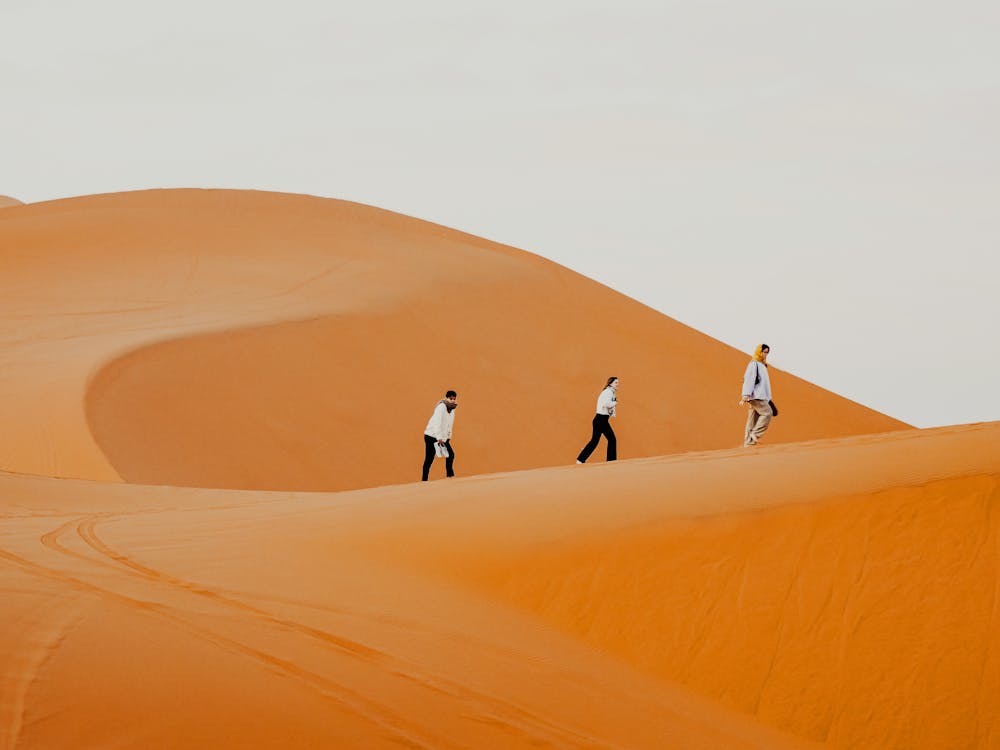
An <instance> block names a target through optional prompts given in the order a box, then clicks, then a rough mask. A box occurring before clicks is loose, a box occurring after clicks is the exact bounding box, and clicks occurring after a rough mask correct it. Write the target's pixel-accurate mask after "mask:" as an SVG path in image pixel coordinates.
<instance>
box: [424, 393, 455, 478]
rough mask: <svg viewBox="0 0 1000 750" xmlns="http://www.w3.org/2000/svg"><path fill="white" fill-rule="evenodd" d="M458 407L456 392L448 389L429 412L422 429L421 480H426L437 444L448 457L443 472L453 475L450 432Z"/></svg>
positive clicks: (453, 454) (453, 460)
mask: <svg viewBox="0 0 1000 750" xmlns="http://www.w3.org/2000/svg"><path fill="white" fill-rule="evenodd" d="M457 408H458V394H457V393H455V391H448V392H447V393H445V394H444V398H443V399H441V400H440V401H438V402H437V406H435V407H434V413H433V414H431V418H430V421H429V422H428V423H427V428H426V429H425V430H424V474H423V481H424V482H426V481H427V475H428V474H429V473H430V470H431V464H432V463H434V457H435V455H437V450H438V448H437V446H441V448H442V449H443V450H446V451H447V454H448V457H447V458H446V459H445V461H444V470H445V474H447V475H448V476H449V477H453V476H455V451H454V450H453V449H452V447H451V433H452V430H453V429H454V426H455V409H457Z"/></svg>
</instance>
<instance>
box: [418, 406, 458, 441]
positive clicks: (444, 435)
mask: <svg viewBox="0 0 1000 750" xmlns="http://www.w3.org/2000/svg"><path fill="white" fill-rule="evenodd" d="M455 408H458V407H455ZM454 426H455V409H452V410H451V411H450V412H449V411H448V407H447V406H445V405H444V402H443V401H438V405H437V406H435V407H434V413H433V414H431V419H430V421H429V422H428V423H427V428H426V429H425V430H424V434H425V435H430V436H431V437H432V438H434V439H435V440H450V439H451V431H452V429H453V428H454Z"/></svg>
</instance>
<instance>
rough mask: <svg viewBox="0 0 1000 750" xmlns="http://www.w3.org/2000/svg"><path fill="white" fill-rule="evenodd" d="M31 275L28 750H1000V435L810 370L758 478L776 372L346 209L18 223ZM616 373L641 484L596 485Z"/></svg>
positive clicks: (391, 218) (201, 200) (5, 574)
mask: <svg viewBox="0 0 1000 750" xmlns="http://www.w3.org/2000/svg"><path fill="white" fill-rule="evenodd" d="M0 261H2V263H3V265H4V273H3V274H0V313H2V314H0V331H2V333H0V336H2V338H0V342H2V343H0V373H2V376H0V420H2V424H4V430H2V431H0V467H2V468H3V469H5V470H6V471H0V591H2V599H0V601H2V606H0V750H7V749H12V748H15V747H16V748H39V749H44V750H49V749H51V748H108V747H122V748H177V747H185V748H189V747H190V748H223V747H233V748H245V747H275V748H279V747H280V748H286V747H337V748H381V747H387V748H388V747H394V748H398V747H410V748H475V749H477V750H478V749H480V748H521V747H524V748H527V747H532V748H537V747H553V748H622V749H631V748H706V749H717V748H761V749H764V748H767V749H771V748H774V749H778V750H780V749H781V748H807V747H832V748H879V749H881V748H913V747H930V748H964V747H977V748H978V747H987V748H989V747H993V748H1000V714H998V712H997V706H1000V635H998V634H1000V629H998V627H997V624H998V615H997V612H998V605H997V602H1000V521H998V518H1000V514H998V512H997V508H998V504H1000V451H998V450H997V446H998V445H1000V423H994V424H984V425H970V426H963V427H952V428H942V429H937V430H913V429H909V428H908V427H907V426H906V425H903V424H901V423H899V422H897V421H895V420H892V419H891V418H889V417H886V416H884V415H881V414H878V413H877V412H874V411H872V410H869V409H866V408H864V407H862V406H860V405H858V404H854V403H852V402H850V401H847V400H845V399H843V398H840V397H838V396H836V395H835V394H832V393H829V392H827V391H824V390H823V389H821V388H818V387H816V386H814V385H811V384H809V383H806V382H804V381H801V380H799V379H797V378H795V377H793V376H792V375H790V374H788V373H785V372H781V371H780V370H778V371H776V372H775V375H774V380H775V386H776V395H777V398H778V400H779V401H780V403H781V405H782V406H783V414H782V416H781V417H780V418H779V419H778V420H777V422H776V423H775V426H774V428H773V429H772V431H770V432H769V433H768V435H767V438H768V443H767V445H766V446H764V447H762V448H758V449H754V450H745V449H742V448H736V447H734V446H735V445H738V444H739V438H740V433H741V419H742V415H741V413H740V412H739V410H737V409H736V407H735V406H734V403H733V402H734V401H735V400H736V397H735V395H734V394H736V389H737V388H738V384H739V378H740V374H741V372H742V368H743V365H744V362H745V359H746V357H745V355H744V354H741V353H739V352H736V351H734V350H732V349H730V348H728V347H726V346H724V345H722V344H720V343H719V342H716V341H714V340H712V339H710V338H708V337H706V336H704V335H702V334H700V333H698V332H697V331H694V330H692V329H690V328H687V327H685V326H683V325H681V324H679V323H677V322H676V321H673V320H671V319H669V318H667V317H665V316H663V315H660V314H659V313H657V312H655V311H653V310H650V309H649V308H646V307H644V306H642V305H640V304H638V303H636V302H635V301H633V300H630V299H628V298H626V297H623V296H622V295H619V294H617V293H615V292H613V291H612V290H609V289H607V288H605V287H603V286H601V285H600V284H597V283H596V282H593V281H590V280H588V279H585V278H583V277H581V276H579V275H577V274H574V273H572V272H570V271H568V270H567V269H565V268H562V267H560V266H557V265H555V264H552V263H549V262H547V261H545V260H543V259H541V258H538V257H537V256H533V255H530V254H528V253H524V252H522V251H519V250H515V249H513V248H509V247H505V246H502V245H498V244H495V243H491V242H487V241H485V240H481V239H478V238H475V237H471V236H469V235H465V234H462V233H460V232H456V231H454V230H450V229H445V228H443V227H440V226H436V225H433V224H428V223H426V222H421V221H418V220H416V219H411V218H408V217H404V216H399V215H397V214H392V213H390V212H386V211H381V210H378V209H374V208H370V207H366V206H359V205H356V204H350V203H345V202H340V201H329V200H321V199H314V198H308V197H303V196H290V195H274V194H261V193H235V192H229V191H149V192H143V193H130V194H120V195H108V196H92V197H88V198H80V199H72V200H65V201H55V202H51V203H46V204H32V205H13V206H9V207H8V208H6V209H5V210H4V211H3V212H0ZM595 341H596V342H600V345H599V346H595V344H594V342H595ZM772 343H774V342H772ZM778 351H780V350H777V349H776V354H777V353H778ZM612 372H614V373H615V374H618V375H620V376H621V377H622V394H621V400H622V406H621V416H620V418H619V419H618V423H617V425H616V429H617V430H618V432H619V435H620V438H621V444H622V449H623V454H624V456H625V457H626V458H630V459H631V460H624V461H619V462H617V463H615V464H604V463H597V464H593V465H588V466H574V465H567V464H571V462H572V459H573V456H574V455H575V453H576V451H577V450H578V449H579V447H580V443H582V442H583V440H584V439H585V437H586V434H587V431H588V423H589V419H590V415H591V407H592V403H593V401H594V398H595V396H596V390H597V388H598V387H599V386H600V385H601V383H602V382H603V378H604V377H605V376H606V375H608V374H611V373H612ZM447 386H451V387H454V388H456V389H457V390H459V391H460V393H461V406H460V412H459V421H458V423H457V429H456V446H457V447H458V449H459V457H460V458H459V468H460V471H461V472H462V474H464V475H465V476H464V478H459V479H456V480H453V481H447V482H442V481H438V482H431V483H428V484H423V483H415V482H413V481H412V480H413V479H415V478H416V476H415V475H416V471H417V467H418V465H419V462H420V458H421V456H420V449H421V446H420V431H421V430H422V428H423V425H424V423H425V421H426V418H427V416H428V414H429V410H430V407H431V406H432V405H433V402H434V400H435V399H436V398H437V397H438V396H439V395H440V391H441V390H442V389H443V388H444V387H447ZM674 390H676V391H678V392H680V393H683V394H684V397H683V398H682V399H680V400H679V401H678V400H677V399H673V398H670V397H669V396H670V393H671V392H673V391H674ZM526 424H527V425H529V426H530V429H526V428H525V425H526ZM436 468H437V470H438V471H440V467H436ZM72 477H75V478H72ZM122 480H124V481H122ZM266 490H273V491H266ZM302 490H313V491H312V492H303V491H302Z"/></svg>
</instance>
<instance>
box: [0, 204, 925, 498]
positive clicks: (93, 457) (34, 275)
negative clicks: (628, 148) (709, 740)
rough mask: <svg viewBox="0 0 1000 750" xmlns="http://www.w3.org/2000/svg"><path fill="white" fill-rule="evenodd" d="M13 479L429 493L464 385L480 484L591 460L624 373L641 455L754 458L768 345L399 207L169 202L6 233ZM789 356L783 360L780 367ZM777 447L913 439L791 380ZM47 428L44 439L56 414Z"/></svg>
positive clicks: (462, 423)
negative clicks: (435, 442) (749, 445)
mask: <svg viewBox="0 0 1000 750" xmlns="http://www.w3.org/2000/svg"><path fill="white" fill-rule="evenodd" d="M0 252H2V254H3V257H4V258H5V259H6V265H7V267H8V272H7V273H5V274H4V275H3V280H2V281H0V285H2V289H0V292H3V297H2V299H4V305H5V306H6V307H7V309H9V310H11V311H12V312H15V313H16V315H15V316H14V317H10V318H4V319H3V320H4V321H7V322H4V323H0V325H4V326H7V327H8V332H7V335H8V337H9V339H10V340H11V341H12V344H11V346H10V347H8V348H7V349H5V350H4V352H3V353H2V354H0V356H2V358H3V359H2V361H0V367H2V368H3V370H4V372H5V373H7V375H8V384H7V386H6V388H7V394H6V396H5V397H4V398H3V399H0V410H2V411H0V420H2V421H3V423H4V424H6V425H8V426H9V427H10V426H13V429H10V430H8V431H7V432H6V433H5V434H4V435H0V467H4V468H7V469H9V470H14V471H22V472H29V473H36V474H44V475H50V476H64V477H65V476H69V477H81V478H91V479H100V480H115V479H118V478H122V479H125V480H126V481H130V482H139V483H156V484H174V485H188V486H202V487H206V486H208V487H230V488H246V489H250V488H257V489H308V490H338V489H350V488H355V487H364V486H374V485H381V484H388V483H395V482H404V481H411V480H412V479H413V478H414V477H416V476H418V475H417V471H418V469H417V468H416V466H415V464H417V465H418V464H419V463H420V460H421V455H420V453H421V450H422V449H421V445H420V440H421V438H420V433H421V431H422V430H423V427H424V424H425V423H426V420H427V417H428V416H429V413H430V410H431V408H432V407H433V404H434V402H435V401H436V400H437V399H438V398H440V396H441V395H442V393H443V391H444V389H445V388H454V389H456V390H458V391H459V392H460V407H459V409H460V411H459V414H458V421H457V424H456V440H455V445H456V450H457V451H458V453H459V459H458V465H459V471H460V473H461V474H464V475H469V474H476V473H482V472H491V471H506V470H510V469H520V468H531V467H538V466H546V465H553V464H565V463H567V462H570V463H571V462H572V460H573V458H574V457H575V456H576V454H577V452H578V451H579V449H580V447H581V446H582V444H583V443H584V442H586V439H587V437H588V436H589V430H590V424H589V423H590V419H591V416H592V407H593V403H592V402H593V401H595V399H596V395H597V392H598V391H599V390H600V388H601V386H602V385H603V383H604V379H605V378H606V377H607V376H608V375H609V374H616V375H619V376H621V378H622V392H621V408H620V416H619V419H618V422H617V424H618V431H619V433H620V436H621V451H622V456H623V457H636V456H648V455H662V454H668V453H677V452H682V451H688V450H708V449H716V448H724V447H729V446H735V445H738V444H739V443H740V441H741V433H742V416H741V414H740V411H739V410H738V409H736V407H735V405H734V401H735V400H736V398H738V390H739V382H740V378H741V376H742V371H743V367H744V365H745V362H746V355H745V354H742V353H740V352H737V351H735V350H733V349H731V348H730V347H727V346H725V345H723V344H721V343H719V342H717V341H715V340H713V339H711V338H709V337H707V336H704V335H703V334H700V333H698V332H697V331H694V330H692V329H690V328H688V327H686V326H684V325H682V324H680V323H678V322H676V321H674V320H671V319H670V318H668V317H666V316H665V315H662V314H660V313H658V312H656V311H654V310H651V309H650V308H648V307H646V306H644V305H642V304H640V303H638V302H636V301H634V300H632V299H629V298H628V297H625V296H623V295H621V294H618V293H617V292H614V291H612V290H610V289H608V288H607V287H604V286H602V285H601V284H598V283H597V282H594V281H592V280H590V279H587V278H585V277H583V276H580V275H579V274H576V273H573V272H572V271H569V270H568V269H566V268H563V267H561V266H558V265H556V264H554V263H551V262H549V261H546V260H544V259H542V258H539V257H538V256H534V255H531V254H530V253H526V252H523V251H520V250H516V249H514V248H510V247H506V246H503V245H499V244H497V243H493V242H489V241H487V240H483V239H480V238H476V237H473V236H471V235H467V234H463V233H461V232H458V231H455V230H451V229H446V228H444V227H441V226H438V225H435V224H429V223H427V222H423V221H419V220H417V219H413V218H410V217H406V216H401V215H399V214H394V213H391V212H388V211H383V210H380V209H376V208H371V207H368V206H361V205H357V204H352V203H346V202H343V201H335V200H326V199H319V198H310V197H307V196H295V195H282V194H269V193H254V192H239V191H197V190H169V191H146V192H138V193H124V194H115V195H103V196H91V197H87V198H75V199H70V200H61V201H53V202H50V203H43V204H33V205H30V206H25V207H24V208H22V209H20V210H18V211H17V212H16V213H14V214H12V215H11V216H10V217H5V219H4V220H2V221H0ZM779 361H780V359H779ZM774 382H775V388H776V390H777V396H776V398H777V399H778V400H779V402H780V403H781V405H782V407H783V410H782V416H781V417H780V419H779V421H777V422H776V423H775V425H774V427H773V428H772V431H771V433H770V434H769V435H768V440H769V441H772V442H782V441H797V440H803V439H813V438H820V437H835V436H841V435H851V434H862V433H870V432H879V431H885V430H894V429H901V428H903V427H905V426H906V425H904V424H902V423H900V422H898V421H896V420H894V419H891V418H889V417H886V416H885V415H882V414H879V413H877V412H875V411H872V410H870V409H867V408H864V407H862V406H860V405H858V404H855V403H853V402H850V401H847V400H846V399H843V398H841V397H839V396H836V395H834V394H832V393H829V392H828V391H824V390H823V389H821V388H818V387H816V386H813V385H811V384H809V383H806V382H804V381H802V380H800V379H798V378H795V377H794V376H792V375H790V374H788V373H784V372H780V371H778V370H777V369H775V371H774ZM39 415H44V416H45V418H44V420H43V421H44V424H45V428H44V429H42V427H41V425H40V424H39V418H38V417H39Z"/></svg>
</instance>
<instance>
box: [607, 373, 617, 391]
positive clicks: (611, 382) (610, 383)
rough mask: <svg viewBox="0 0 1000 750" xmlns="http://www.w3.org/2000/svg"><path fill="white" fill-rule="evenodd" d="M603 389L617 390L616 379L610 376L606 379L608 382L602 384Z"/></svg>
mask: <svg viewBox="0 0 1000 750" xmlns="http://www.w3.org/2000/svg"><path fill="white" fill-rule="evenodd" d="M604 387H605V388H614V389H615V390H617V389H618V378H617V377H616V376H614V375H612V376H611V377H610V378H608V382H607V383H605V384H604Z"/></svg>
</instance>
